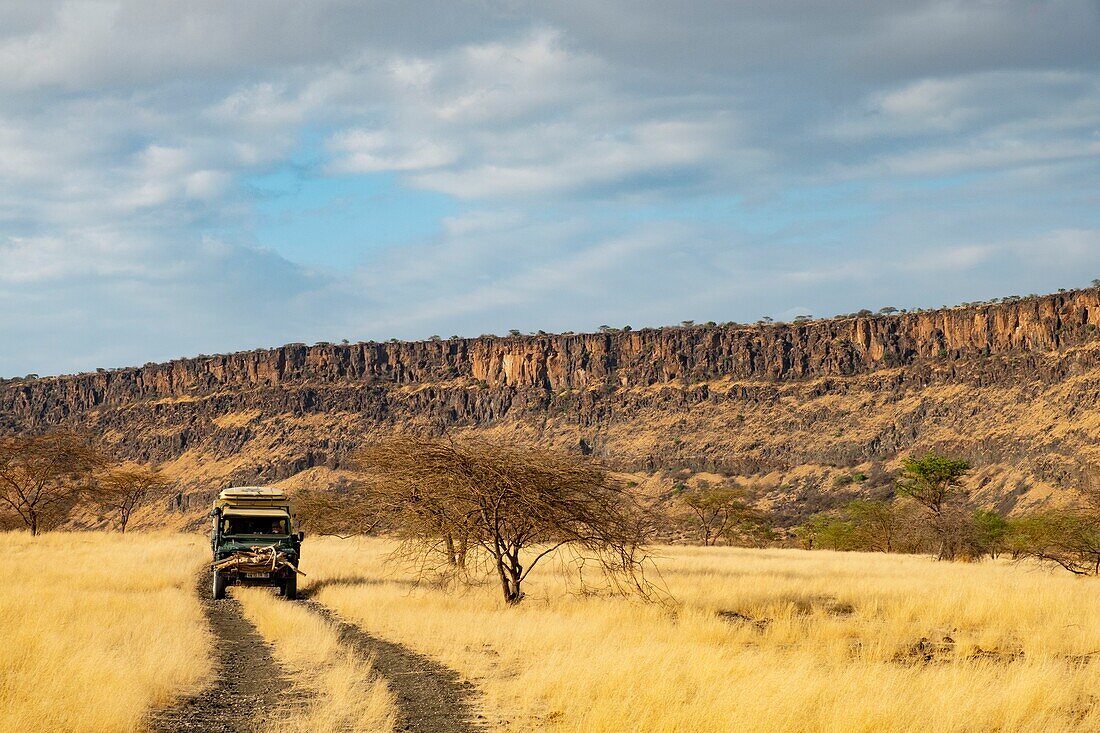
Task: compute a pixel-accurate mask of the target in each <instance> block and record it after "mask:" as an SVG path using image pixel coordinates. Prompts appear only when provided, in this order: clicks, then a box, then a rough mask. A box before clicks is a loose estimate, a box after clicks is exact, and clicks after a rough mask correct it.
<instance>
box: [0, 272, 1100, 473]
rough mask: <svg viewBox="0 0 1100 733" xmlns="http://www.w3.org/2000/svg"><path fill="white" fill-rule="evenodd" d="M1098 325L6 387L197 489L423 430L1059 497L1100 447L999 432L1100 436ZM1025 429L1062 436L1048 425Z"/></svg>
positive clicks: (820, 335)
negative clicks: (955, 458) (994, 470)
mask: <svg viewBox="0 0 1100 733" xmlns="http://www.w3.org/2000/svg"><path fill="white" fill-rule="evenodd" d="M1098 327H1100V291H1098V290H1095V289H1090V290H1081V291H1074V292H1069V293H1060V294H1056V295H1050V296H1044V297H1041V298H1029V299H1026V300H1022V301H1018V302H1013V303H1000V304H996V305H984V306H977V307H967V308H952V309H946V310H938V311H927V312H921V313H910V314H901V315H895V316H889V317H867V318H842V319H834V320H824V321H813V322H808V323H803V324H780V325H770V326H751V327H749V326H730V327H717V326H712V327H707V326H697V327H687V328H665V329H645V330H640V331H634V332H616V333H601V334H580V335H547V336H520V337H505V338H477V339H455V340H449V341H423V342H413V343H403V342H401V343H399V342H393V343H361V344H343V345H339V344H317V345H314V346H305V345H302V344H291V345H287V346H282V347H279V348H275V349H269V350H257V351H249V352H240V353H234V354H226V355H217V356H209V357H198V358H193V359H181V360H177V361H172V362H168V363H164V364H148V365H146V366H144V367H137V368H128V369H117V370H110V371H99V372H96V373H90V374H80V375H73V376H60V377H48V378H42V379H29V380H8V381H4V382H0V430H6V431H16V430H38V429H43V428H46V427H48V426H52V425H59V424H64V425H70V426H73V427H77V428H85V429H91V430H94V431H95V432H96V433H97V434H99V435H102V436H104V438H105V439H106V440H108V441H109V442H111V443H112V444H113V445H114V446H115V447H116V449H117V451H118V452H119V453H120V455H122V456H124V457H127V458H131V459H135V460H142V461H151V462H173V461H175V462H177V463H178V468H179V471H178V474H179V476H180V477H181V481H183V482H184V483H185V484H187V485H189V486H191V487H193V488H195V489H196V490H198V489H199V488H200V487H203V484H204V482H207V483H208V482H210V481H214V480H219V481H220V480H222V479H225V480H229V479H232V480H249V479H258V480H276V479H280V478H284V477H286V476H290V475H293V474H295V473H296V472H298V471H302V470H305V469H308V468H312V467H316V466H327V467H330V468H332V467H338V466H340V465H341V463H342V462H343V461H344V460H345V457H346V456H347V454H348V452H349V451H350V450H351V449H352V448H353V447H354V445H355V444H357V442H358V441H359V440H361V439H362V436H363V434H364V433H365V432H367V431H369V430H371V429H375V428H378V427H383V428H386V429H390V428H393V427H407V426H413V427H416V428H418V429H427V430H432V431H437V432H442V431H446V430H449V429H474V430H487V431H501V430H504V431H506V432H507V431H513V432H519V433H521V434H525V435H529V436H531V437H537V438H538V439H541V440H546V441H550V442H554V443H557V444H560V445H562V446H565V447H570V448H575V447H577V446H579V445H581V444H582V441H583V445H584V446H586V447H587V448H586V449H587V450H595V451H597V452H599V453H600V454H602V455H604V456H605V457H607V458H609V459H611V460H613V461H617V462H619V463H620V464H621V465H622V466H624V467H626V468H629V469H631V470H642V471H653V470H658V469H661V468H662V467H669V466H680V465H688V466H692V467H694V468H696V469H708V470H722V471H727V472H733V473H737V474H749V473H761V472H767V471H772V470H784V469H790V468H791V467H793V466H797V465H799V464H801V463H816V464H821V465H843V464H846V463H847V464H850V463H854V462H859V461H864V460H889V459H890V458H891V457H893V456H896V455H897V454H898V453H899V452H902V451H905V450H910V449H913V448H915V447H919V446H929V445H950V446H952V447H953V448H954V449H955V450H956V451H958V452H962V453H966V454H967V455H971V456H973V457H975V459H976V460H978V461H986V462H990V463H992V462H998V461H999V462H1003V463H1006V464H1007V463H1009V462H1012V461H1024V460H1026V461H1028V462H1029V465H1031V466H1033V467H1035V468H1034V470H1033V471H1032V472H1031V473H1030V474H1028V475H1029V476H1036V475H1038V476H1040V479H1041V480H1047V479H1048V478H1051V476H1052V475H1053V474H1051V471H1049V470H1048V471H1047V474H1051V475H1045V474H1042V471H1043V470H1046V469H1042V466H1044V465H1064V464H1066V463H1069V464H1072V465H1073V466H1074V467H1075V468H1074V469H1073V471H1071V472H1070V474H1071V475H1073V476H1079V475H1083V473H1084V472H1086V471H1087V470H1088V467H1089V466H1090V465H1091V461H1092V459H1093V457H1092V455H1091V453H1090V452H1089V450H1086V447H1085V443H1086V440H1087V439H1091V434H1090V433H1088V431H1087V430H1084V431H1083V432H1082V431H1079V432H1078V433H1077V434H1074V433H1072V431H1067V430H1065V429H1062V428H1059V429H1058V434H1057V435H1055V434H1054V433H1053V432H1050V431H1048V433H1050V434H1049V435H1048V434H1046V433H1041V434H1037V435H1038V437H1036V438H1034V439H1032V440H1031V442H1027V441H1021V440H1020V439H1019V438H1018V437H1017V436H1016V435H1014V434H1013V431H1012V430H1011V429H1006V426H1005V425H1004V424H1003V420H1002V421H1001V423H998V415H1000V416H1002V417H1003V416H1004V415H1005V414H1006V412H1007V411H1009V410H1010V409H1012V407H1013V406H1014V405H1018V404H1019V401H1020V400H1030V401H1031V403H1032V406H1034V405H1040V404H1042V403H1041V400H1047V401H1048V402H1049V404H1050V405H1051V406H1052V407H1051V408H1050V409H1049V411H1050V412H1051V414H1052V416H1053V417H1055V418H1056V419H1058V420H1063V421H1065V422H1064V424H1066V425H1072V424H1073V423H1074V421H1077V422H1080V423H1081V424H1085V422H1086V421H1085V420H1084V419H1083V418H1084V416H1086V415H1094V414H1095V411H1096V409H1097V403H1096V397H1097V394H1098V393H1100V390H1094V389H1093V387H1092V386H1091V385H1092V384H1093V382H1092V377H1093V373H1094V372H1095V371H1096V370H1097V369H1098V364H1100V349H1096V348H1093V347H1094V346H1096V345H1097V343H1098V341H1100V332H1098ZM1036 400H1039V401H1040V402H1036ZM1071 410H1072V411H1073V412H1070V411H1071ZM871 411H873V412H871ZM1062 412H1064V413H1065V414H1064V415H1062V414H1061V413H1062ZM1023 419H1024V418H1022V417H1021V418H1018V420H1023ZM1026 419H1027V420H1031V421H1034V422H1035V423H1036V425H1038V424H1039V423H1044V425H1043V426H1042V427H1043V429H1046V427H1045V421H1046V417H1045V416H1044V414H1042V413H1039V414H1032V413H1028V417H1027V418H1026ZM998 425H999V427H998ZM944 426H950V430H947V429H945V427H944ZM1036 429H1038V428H1036ZM1029 430H1030V428H1029ZM1051 430H1052V431H1053V430H1054V428H1052V429H1051ZM1052 451H1053V453H1052ZM1051 455H1054V456H1063V457H1064V460H1060V459H1058V458H1056V457H1055V458H1052V457H1051ZM1040 458H1041V459H1040ZM188 461H190V462H188ZM200 465H201V466H202V467H203V468H201V470H200V468H199V466H200ZM211 465H214V466H220V467H221V468H222V469H224V470H222V472H221V473H218V472H217V471H213V470H212V469H210V466H211ZM1036 472H1038V473H1036ZM1051 480H1052V481H1053V479H1051Z"/></svg>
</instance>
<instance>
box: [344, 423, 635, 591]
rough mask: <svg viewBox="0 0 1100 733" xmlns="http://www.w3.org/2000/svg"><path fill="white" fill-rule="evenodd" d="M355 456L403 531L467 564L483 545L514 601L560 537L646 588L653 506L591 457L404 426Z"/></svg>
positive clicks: (617, 576)
mask: <svg viewBox="0 0 1100 733" xmlns="http://www.w3.org/2000/svg"><path fill="white" fill-rule="evenodd" d="M356 458H357V463H358V466H359V468H360V469H361V470H362V471H363V472H365V474H367V475H370V476H372V477H373V479H374V480H373V481H371V483H369V484H368V485H367V488H366V489H365V490H366V491H367V493H368V494H369V495H370V499H371V501H373V502H374V503H375V504H376V505H377V506H378V507H379V508H380V509H381V510H382V511H384V512H385V513H387V514H388V515H389V516H390V517H391V520H392V522H393V525H394V527H395V529H396V530H397V532H398V533H399V534H401V535H402V536H404V537H405V539H406V540H407V541H408V542H411V543H412V544H413V545H415V546H417V547H419V548H421V549H422V550H424V551H426V552H430V553H442V554H443V555H444V556H445V558H446V561H447V563H448V564H450V565H452V566H461V565H464V564H465V562H466V552H467V549H468V548H475V547H476V548H479V549H480V550H483V551H484V552H485V553H486V556H487V557H488V561H489V564H490V565H491V567H492V570H493V572H494V575H495V576H496V577H497V578H498V579H499V581H500V587H501V591H502V593H503V596H504V600H505V601H506V602H507V603H509V604H515V603H519V601H520V600H522V598H523V595H524V594H523V583H524V581H525V580H526V579H527V578H528V577H529V576H530V574H531V572H532V570H534V568H535V567H536V566H537V565H538V563H539V562H540V561H541V560H542V559H543V558H545V557H547V556H549V555H551V554H552V553H554V552H555V551H556V550H558V549H559V548H562V547H569V548H571V549H572V550H573V553H574V557H575V558H576V559H577V560H578V561H579V562H582V563H583V562H587V563H589V564H591V563H592V562H595V563H596V564H597V565H598V566H599V567H600V569H601V570H602V571H603V572H604V573H605V575H606V577H607V578H608V579H609V580H611V581H612V582H613V583H621V582H622V581H623V580H624V579H625V580H628V581H630V583H631V585H632V587H634V588H637V589H638V590H645V584H644V581H643V580H642V575H641V572H640V570H641V564H642V562H643V561H644V559H645V557H644V555H643V550H642V546H643V544H644V541H645V539H646V537H647V536H648V533H649V532H650V531H651V529H652V522H651V521H650V518H649V514H648V512H646V511H645V510H644V509H643V508H642V506H641V505H640V504H639V503H638V502H637V501H636V500H635V497H634V496H633V495H632V494H631V493H630V492H629V491H628V490H627V488H626V486H625V485H623V484H622V483H621V482H619V481H617V480H616V479H614V478H613V477H612V476H611V475H610V474H609V473H608V472H607V471H606V470H604V469H603V468H602V467H601V466H599V465H598V464H596V463H595V462H593V461H591V460H588V459H583V458H579V457H573V456H568V455H563V454H558V453H554V452H550V451H545V450H540V449H535V448H530V447H524V446H519V445H494V444H490V443H483V442H475V441H471V440H461V441H459V440H440V439H431V438H419V437H412V436H405V435H398V436H394V437H389V438H386V439H383V440H380V441H377V442H374V443H371V444H369V445H367V446H365V447H364V448H363V449H361V450H360V451H359V453H358V454H357V456H356ZM620 587H622V586H621V585H620Z"/></svg>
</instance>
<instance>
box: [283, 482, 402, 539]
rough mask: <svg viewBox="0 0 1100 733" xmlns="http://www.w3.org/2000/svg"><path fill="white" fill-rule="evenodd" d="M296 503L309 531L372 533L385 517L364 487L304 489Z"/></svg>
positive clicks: (335, 534) (352, 534) (341, 535)
mask: <svg viewBox="0 0 1100 733" xmlns="http://www.w3.org/2000/svg"><path fill="white" fill-rule="evenodd" d="M294 506H295V511H296V512H297V514H298V516H299V517H300V519H301V521H302V526H303V527H304V528H305V529H306V530H308V531H309V532H311V533H313V534H317V535H325V536H329V537H339V538H340V539H348V538H349V537H355V536H358V535H365V534H369V533H371V532H373V531H374V530H375V529H377V528H378V527H379V525H381V524H382V520H383V519H384V515H383V513H382V512H380V511H379V509H378V507H377V506H376V505H375V504H374V503H373V502H372V499H371V497H370V496H368V495H366V494H365V493H364V491H363V488H362V487H361V486H353V487H347V486H341V487H337V488H333V489H302V490H300V491H298V492H297V493H296V494H295V495H294Z"/></svg>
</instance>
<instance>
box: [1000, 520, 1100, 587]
mask: <svg viewBox="0 0 1100 733" xmlns="http://www.w3.org/2000/svg"><path fill="white" fill-rule="evenodd" d="M1006 544H1007V545H1008V549H1009V550H1011V551H1012V554H1013V556H1014V557H1016V558H1017V559H1019V558H1021V557H1033V558H1035V559H1037V560H1041V561H1044V562H1048V563H1053V564H1055V565H1059V566H1061V567H1063V568H1065V569H1066V570H1068V571H1070V572H1071V573H1073V574H1074V575H1100V521H1097V517H1095V516H1090V515H1088V514H1086V513H1083V512H1080V511H1072V510H1070V511H1066V510H1063V511H1050V512H1043V513H1037V514H1032V515H1030V516H1027V517H1022V518H1020V519H1015V520H1012V521H1011V522H1010V523H1009V530H1008V536H1007V539H1006Z"/></svg>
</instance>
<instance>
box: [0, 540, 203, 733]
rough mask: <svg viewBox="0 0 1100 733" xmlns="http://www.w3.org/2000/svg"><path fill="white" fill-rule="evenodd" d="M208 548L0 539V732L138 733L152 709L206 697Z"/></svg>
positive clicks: (182, 543)
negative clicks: (203, 574) (201, 575)
mask: <svg viewBox="0 0 1100 733" xmlns="http://www.w3.org/2000/svg"><path fill="white" fill-rule="evenodd" d="M202 545H203V543H202V542H201V541H200V538H198V537H193V536H181V535H178V534H127V535H117V534H91V533H76V534H68V533H65V534H62V533H57V534H53V533H51V534H46V535H43V536H40V537H30V536H29V535H27V534H26V533H23V532H18V533H14V532H12V533H3V534H0V557H2V558H3V559H4V562H3V571H4V586H3V592H0V629H2V631H3V643H2V644H0V730H3V731H25V732H28V733H33V732H34V731H51V732H52V731H74V732H83V731H87V732H88V733H112V732H113V731H134V730H140V729H141V728H142V720H143V718H145V716H146V715H147V714H148V712H149V711H150V710H151V709H152V708H154V707H160V706H164V705H168V704H170V703H171V702H172V700H173V699H174V698H175V697H176V696H179V695H182V694H188V693H190V692H195V691H197V690H198V689H199V688H201V687H202V685H203V684H204V683H205V682H206V681H207V680H208V679H209V674H210V657H209V653H208V652H209V648H208V643H209V640H208V635H207V630H206V625H205V623H204V621H203V615H202V609H201V607H200V606H199V603H198V600H197V598H196V597H195V577H196V574H197V573H198V572H199V568H200V565H201V564H202V563H203V561H204V560H205V559H206V557H205V555H204V553H203V549H204V548H203V547H202Z"/></svg>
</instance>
